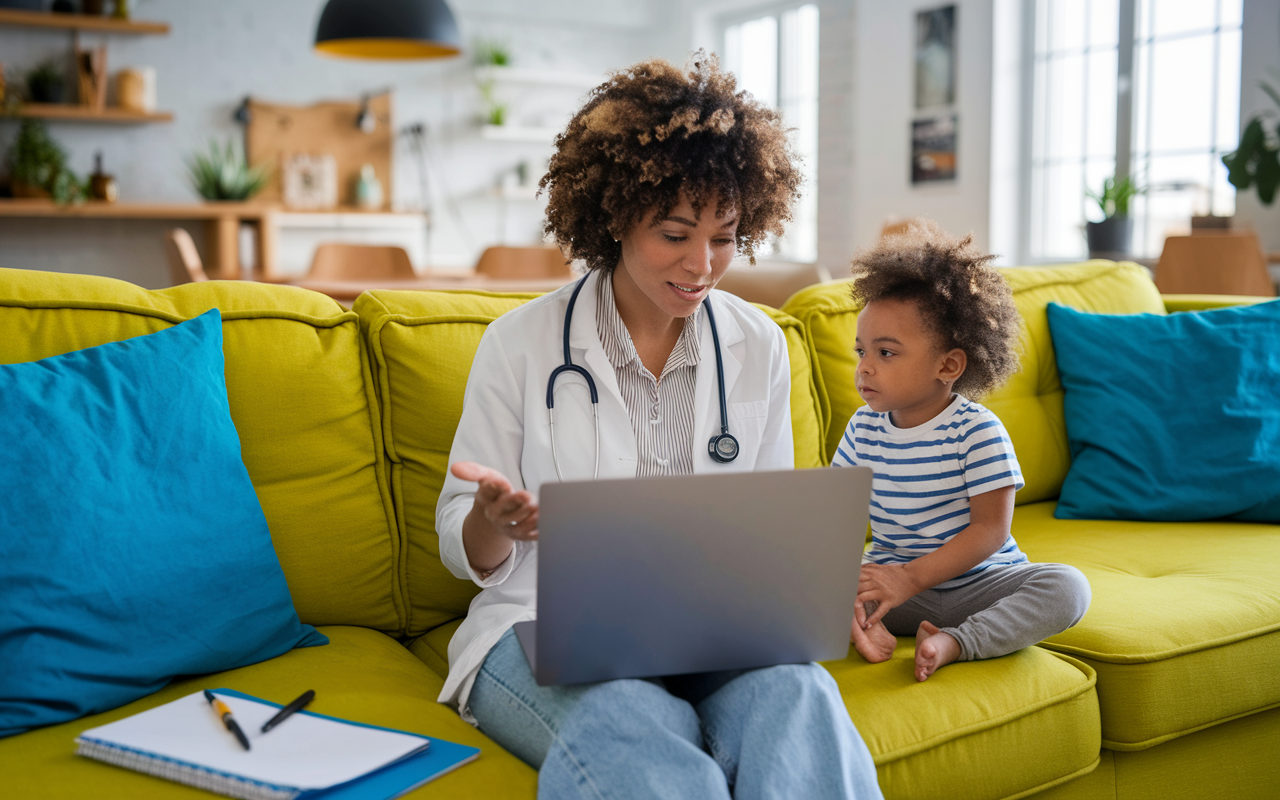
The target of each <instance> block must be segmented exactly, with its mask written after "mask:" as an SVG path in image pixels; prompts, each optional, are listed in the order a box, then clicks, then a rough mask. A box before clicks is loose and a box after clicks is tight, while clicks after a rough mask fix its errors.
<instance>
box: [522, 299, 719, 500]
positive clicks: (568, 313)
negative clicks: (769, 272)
mask: <svg viewBox="0 0 1280 800" xmlns="http://www.w3.org/2000/svg"><path fill="white" fill-rule="evenodd" d="M590 277H591V276H590V275H587V276H586V277H584V278H583V279H582V280H580V281H578V285H577V286H575V287H574V289H573V294H572V295H570V296H569V307H568V308H567V309H565V312H564V363H563V364H561V365H560V366H558V367H556V368H555V369H554V370H552V371H551V379H550V380H548V381H547V421H548V422H549V423H550V425H551V461H552V463H554V464H555V467H556V477H557V478H559V479H560V480H561V481H563V480H564V475H563V474H561V472H560V459H559V457H558V456H557V455H556V414H555V404H556V398H555V391H556V378H558V377H560V373H562V372H576V373H577V374H579V375H581V376H582V377H583V379H584V380H586V382H587V389H589V390H590V391H591V416H592V417H593V418H594V420H595V427H596V467H595V473H594V474H593V475H592V480H595V479H596V478H599V477H600V411H599V405H600V395H599V394H598V393H597V392H596V382H595V380H593V379H592V377H591V373H589V372H587V369H586V367H579V366H578V365H576V364H574V363H573V358H572V357H571V356H570V354H569V324H570V323H571V322H572V321H573V306H574V304H576V303H577V302H578V292H581V291H582V287H583V286H584V285H585V284H586V282H587V278H590ZM702 305H703V307H704V308H706V309H707V321H708V322H709V323H711V341H712V342H713V343H714V344H715V347H716V382H717V383H718V384H719V387H720V433H719V434H718V435H716V436H712V437H711V441H709V442H707V453H708V454H709V455H710V456H711V458H712V459H714V460H715V461H718V462H720V463H721V464H728V463H729V462H730V461H733V460H734V459H735V458H737V457H738V440H737V439H735V438H733V435H732V434H730V433H729V411H728V406H727V405H726V403H725V398H724V365H723V364H722V363H721V361H720V332H719V331H718V330H716V315H715V314H714V313H713V312H712V311H711V297H710V296H709V295H708V296H707V297H705V298H703V300H702Z"/></svg>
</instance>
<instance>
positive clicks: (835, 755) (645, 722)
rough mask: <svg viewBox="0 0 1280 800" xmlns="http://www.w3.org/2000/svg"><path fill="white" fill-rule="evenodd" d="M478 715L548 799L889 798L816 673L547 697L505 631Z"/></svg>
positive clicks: (595, 686) (551, 690) (485, 673)
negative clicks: (535, 773) (535, 777)
mask: <svg viewBox="0 0 1280 800" xmlns="http://www.w3.org/2000/svg"><path fill="white" fill-rule="evenodd" d="M470 706H471V713H472V714H474V715H475V717H476V720H478V721H479V723H480V730H482V731H484V732H485V733H486V734H487V735H488V736H490V737H491V738H492V739H494V740H495V741H496V742H498V744H500V745H502V746H503V747H505V748H506V749H507V750H509V751H511V752H512V753H514V754H515V755H516V756H518V757H520V758H521V759H522V760H523V761H524V762H525V763H527V764H528V765H529V766H531V767H534V768H537V769H538V770H539V773H538V796H539V797H544V798H555V799H556V800H559V798H576V797H583V798H599V799H600V800H604V799H605V798H642V797H652V798H662V799H663V800H667V799H668V798H679V797H696V798H729V797H731V796H732V797H736V798H738V800H747V799H748V798H791V797H795V798H815V799H819V798H822V799H825V798H858V799H859V800H863V799H864V798H880V797H881V796H882V795H881V794H880V787H879V786H878V785H877V783H876V768H875V765H874V764H873V763H872V762H871V754H870V753H869V752H868V751H867V746H866V745H865V744H863V742H862V738H861V737H860V736H858V732H857V730H855V729H854V727H853V723H852V722H851V721H850V720H849V713H848V711H846V710H845V707H844V701H843V700H841V698H840V691H839V689H837V688H836V683H835V680H834V679H832V677H831V675H830V673H828V672H827V671H826V670H824V669H823V668H822V667H820V666H818V665H817V664H788V665H783V666H778V667H768V668H765V669H755V670H734V671H727V672H707V673H701V674H696V675H679V676H673V677H668V678H661V679H658V678H650V679H645V680H616V681H606V682H603V683H592V684H585V685H581V686H539V685H538V684H537V682H536V681H535V680H534V677H533V671H532V670H531V669H530V667H529V662H528V660H527V659H526V658H525V656H524V651H523V650H522V649H521V647H520V643H519V641H518V640H517V639H516V637H515V634H514V632H513V631H507V632H506V634H505V635H504V636H503V637H502V638H501V639H500V640H499V641H498V643H497V644H496V645H495V646H494V648H493V650H491V651H489V655H488V657H487V658H486V659H485V662H484V665H483V666H482V667H481V668H480V673H479V674H478V675H477V677H476V681H475V685H474V687H473V688H472V690H471V699H470Z"/></svg>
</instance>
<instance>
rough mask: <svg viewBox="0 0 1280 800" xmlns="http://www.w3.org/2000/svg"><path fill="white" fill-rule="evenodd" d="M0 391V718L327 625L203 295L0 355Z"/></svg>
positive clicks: (106, 698) (86, 707) (62, 717)
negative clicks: (93, 336) (254, 451)
mask: <svg viewBox="0 0 1280 800" xmlns="http://www.w3.org/2000/svg"><path fill="white" fill-rule="evenodd" d="M0 397H3V398H4V413H3V414H0V442H3V444H0V454H2V455H0V531H4V532H5V533H4V535H3V536H0V608H3V609H4V613H3V614H0V663H2V664H4V665H5V667H4V673H5V678H4V692H3V695H4V696H3V697H0V736H9V735H12V734H14V733H21V732H22V731H23V730H26V729H28V728H32V727H36V726H40V725H48V724H51V723H55V722H64V721H66V720H71V719H75V718H77V717H81V716H84V715H85V714H89V713H93V712H95V711H105V710H107V709H111V708H116V707H117V706H121V705H124V704H125V703H128V702H132V701H133V700H137V699H138V698H141V697H145V696H146V695H148V694H151V693H152V692H155V691H157V690H159V689H160V688H162V687H163V686H164V685H165V684H166V683H168V682H169V681H170V680H171V679H172V678H173V676H175V675H178V674H190V673H195V672H213V671H216V670H222V669H231V668H232V667H239V666H244V665H246V664H254V663H257V662H259V661H264V660H266V659H268V658H273V657H275V656H278V655H280V654H281V653H283V652H285V651H287V650H289V649H290V648H292V647H297V646H308V645H316V644H324V643H325V639H324V637H323V636H321V635H320V634H318V633H316V632H315V629H314V628H312V627H311V626H309V625H302V624H301V623H300V622H299V621H298V615H297V613H296V612H295V611H294V609H293V601H292V600H291V599H290V597H289V589H288V587H287V586H286V585H285V580H284V574H283V573H282V572H281V571H280V562H279V560H278V559H277V558H276V554H275V551H274V550H272V548H271V534H270V532H269V531H268V530H267V522H266V520H265V519H264V518H263V516H262V507H261V506H260V505H258V498H257V497H256V496H255V495H254V493H253V484H251V483H250V482H249V475H248V473H247V472H246V471H245V468H244V464H243V463H242V462H241V460H240V440H239V439H238V438H237V436H236V429H235V426H234V425H233V424H232V423H231V414H230V411H229V410H228V408H227V387H226V382H225V380H224V379H223V368H222V323H221V320H220V318H219V316H218V312H217V311H209V312H207V313H205V314H202V315H200V316H198V317H196V318H195V319H193V320H190V321H188V322H184V323H182V324H181V325H175V326H173V327H172V328H168V329H165V330H161V331H156V332H155V333H152V334H148V335H146V336H139V337H135V338H133V339H130V340H128V341H125V342H108V343H107V344H103V345H99V346H97V347H91V348H88V349H85V350H79V351H76V352H73V353H65V354H63V355H58V356H52V357H50V358H46V359H42V360H40V361H35V362H29V363H23V364H4V365H0ZM246 587H253V588H252V591H246ZM175 588H177V589H178V591H175ZM193 621H196V622H195V624H193ZM122 643H125V646H122Z"/></svg>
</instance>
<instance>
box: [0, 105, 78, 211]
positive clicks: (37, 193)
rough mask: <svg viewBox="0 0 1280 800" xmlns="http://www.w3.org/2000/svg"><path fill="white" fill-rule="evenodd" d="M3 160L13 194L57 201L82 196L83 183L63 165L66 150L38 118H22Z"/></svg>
mask: <svg viewBox="0 0 1280 800" xmlns="http://www.w3.org/2000/svg"><path fill="white" fill-rule="evenodd" d="M5 160H6V161H7V162H8V164H9V177H10V180H11V181H12V182H13V194H14V196H15V197H52V198H53V200H54V202H55V203H58V204H59V205H66V204H67V203H78V202H80V201H82V200H84V195H85V192H84V185H83V183H82V182H81V181H80V180H79V179H77V178H76V176H75V174H74V173H73V172H72V171H71V170H70V169H68V168H67V154H66V153H65V152H64V151H63V149H62V148H61V147H59V146H58V143H57V142H55V141H54V140H53V138H52V137H50V136H49V132H48V130H46V129H45V126H44V124H43V123H41V122H40V121H39V120H34V119H24V120H23V121H22V127H20V128H19V129H18V136H17V138H16V139H14V142H13V146H11V147H10V148H9V153H8V155H7V156H6V159H5Z"/></svg>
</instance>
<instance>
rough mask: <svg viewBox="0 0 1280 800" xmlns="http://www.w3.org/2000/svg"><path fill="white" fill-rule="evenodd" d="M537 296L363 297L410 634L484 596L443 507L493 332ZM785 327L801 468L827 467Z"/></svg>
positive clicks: (792, 324) (800, 352)
mask: <svg viewBox="0 0 1280 800" xmlns="http://www.w3.org/2000/svg"><path fill="white" fill-rule="evenodd" d="M534 297H537V295H535V294H492V293H489V292H473V291H467V292H405V291H387V290H378V291H373V292H366V293H365V294H363V295H361V296H360V297H359V298H357V299H356V302H355V305H354V310H355V312H356V313H357V314H359V316H360V324H361V325H362V326H363V327H364V329H365V336H366V338H367V340H368V344H369V348H370V353H371V359H372V362H373V364H374V370H375V372H376V375H377V383H378V394H379V398H380V402H381V404H382V406H381V407H382V415H381V416H382V424H383V440H384V442H385V446H386V452H387V457H388V460H389V461H390V462H391V481H392V486H393V495H394V497H395V506H396V518H397V520H398V521H399V524H400V526H401V535H402V536H403V537H404V541H405V543H406V545H405V552H406V555H407V568H406V572H405V582H406V587H407V588H408V593H409V614H410V619H409V624H408V626H407V632H408V634H409V635H411V636H417V635H420V634H422V633H423V632H425V631H427V630H430V629H432V628H435V627H437V626H439V625H441V624H443V623H445V622H448V621H449V620H452V619H454V618H456V617H459V616H462V615H464V614H466V612H467V607H468V606H469V604H470V602H471V598H472V597H474V596H475V594H476V592H477V591H478V589H477V588H476V587H475V586H474V585H473V584H471V583H470V582H468V581H460V580H458V579H457V578H454V577H453V575H452V574H451V573H450V572H449V571H448V570H447V569H445V567H444V565H443V564H442V563H440V549H439V540H438V538H437V536H436V532H435V522H436V500H437V498H438V497H439V495H440V488H441V487H442V486H443V485H444V476H445V470H446V468H447V467H448V458H449V450H450V449H451V448H452V446H453V434H454V431H455V430H456V429H457V427H458V420H459V418H460V417H461V416H462V396H463V392H464V391H465V389H466V385H467V377H468V375H469V374H470V372H471V361H472V359H473V358H474V356H475V351H476V348H477V347H478V346H479V344H480V337H481V335H483V333H484V329H485V326H487V325H488V324H489V323H490V322H492V321H493V320H494V319H496V318H497V317H498V316H499V315H501V314H503V313H505V312H507V311H510V310H511V309H513V308H515V307H517V306H519V305H521V304H523V303H525V302H527V301H529V300H531V299H532V298H534ZM763 310H764V311H765V313H766V314H769V316H770V318H772V319H773V320H774V321H775V322H777V323H778V324H779V325H781V326H782V328H783V331H784V333H785V334H786V338H787V346H788V351H789V354H790V357H791V374H792V385H791V420H792V432H793V434H794V439H795V452H796V465H797V466H810V467H816V466H821V465H822V464H823V463H824V461H825V459H824V456H823V454H822V445H821V439H820V436H819V432H820V431H821V426H820V425H819V423H818V412H817V405H816V402H815V397H814V389H813V384H812V382H811V380H810V378H809V375H810V374H811V371H810V369H809V361H808V348H807V344H806V342H805V341H804V337H803V331H802V329H801V327H800V325H799V323H798V322H797V321H796V320H794V319H792V318H790V317H788V316H787V315H785V314H782V313H781V312H779V311H776V310H774V309H763Z"/></svg>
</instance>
